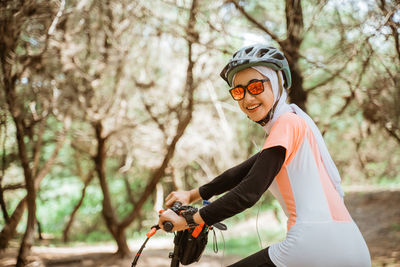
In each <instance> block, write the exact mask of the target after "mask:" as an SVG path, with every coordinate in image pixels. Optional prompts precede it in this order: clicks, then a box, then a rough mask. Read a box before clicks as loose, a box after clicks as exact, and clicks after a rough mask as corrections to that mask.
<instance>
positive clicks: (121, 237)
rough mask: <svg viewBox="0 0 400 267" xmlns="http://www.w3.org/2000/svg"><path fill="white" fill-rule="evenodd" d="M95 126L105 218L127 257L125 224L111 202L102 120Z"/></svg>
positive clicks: (97, 167) (96, 159) (97, 159)
mask: <svg viewBox="0 0 400 267" xmlns="http://www.w3.org/2000/svg"><path fill="white" fill-rule="evenodd" d="M93 127H94V130H95V133H96V139H97V153H96V156H95V158H94V161H95V166H96V171H97V176H98V177H99V181H100V187H101V190H102V192H103V210H102V214H103V218H104V220H105V223H106V226H107V228H108V230H109V231H110V233H111V234H112V236H113V237H114V239H115V241H116V242H117V246H118V251H117V254H118V255H119V256H120V257H126V256H128V255H129V254H130V250H129V247H128V243H127V242H126V239H125V232H124V231H125V228H126V227H125V226H121V225H119V224H118V221H117V217H116V215H115V211H114V209H113V207H112V203H111V195H110V190H109V188H108V184H107V177H106V173H105V169H106V158H107V156H106V153H107V152H106V138H105V137H104V136H103V124H102V122H101V121H98V122H95V123H93Z"/></svg>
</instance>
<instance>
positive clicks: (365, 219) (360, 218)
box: [0, 188, 400, 267]
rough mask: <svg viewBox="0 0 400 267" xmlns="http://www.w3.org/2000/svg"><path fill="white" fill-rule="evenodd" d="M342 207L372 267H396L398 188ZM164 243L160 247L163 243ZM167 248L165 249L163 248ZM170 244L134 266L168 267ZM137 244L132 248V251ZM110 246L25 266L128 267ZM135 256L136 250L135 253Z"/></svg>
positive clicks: (211, 259) (9, 255)
mask: <svg viewBox="0 0 400 267" xmlns="http://www.w3.org/2000/svg"><path fill="white" fill-rule="evenodd" d="M345 199H346V201H345V202H346V205H347V207H348V208H349V211H350V213H351V214H352V217H353V219H354V220H355V221H356V222H357V224H358V226H359V228H360V230H361V232H362V233H363V236H364V238H365V239H366V241H367V244H368V247H369V249H370V252H371V256H372V259H373V266H374V267H375V266H376V267H381V266H382V267H383V266H385V267H400V208H399V204H400V188H399V189H393V190H370V189H366V188H363V189H362V191H360V190H352V191H351V192H348V193H347V194H346V198H345ZM163 242H164V243H163ZM166 244H167V245H166ZM168 244H170V240H164V241H163V240H162V239H160V240H157V244H156V245H155V246H154V244H153V245H152V246H153V247H150V246H149V247H148V248H147V249H146V251H145V253H143V255H142V257H141V258H140V261H139V263H140V264H138V266H139V267H145V266H148V267H164V266H169V262H170V261H169V260H168V253H169V251H170V249H166V247H168ZM138 246H139V244H133V246H132V247H133V248H136V247H138ZM115 250H116V248H115V246H114V245H106V246H82V247H77V248H48V247H34V248H33V256H31V260H32V264H30V265H29V266H31V267H33V266H35V267H42V266H51V267H72V266H88V267H92V266H93V267H94V266H104V267H114V266H115V267H116V266H118V267H124V266H126V267H129V266H131V262H132V259H133V256H134V255H133V254H132V257H131V258H129V259H117V258H115V257H114V256H113V252H114V251H115ZM16 252H17V251H16V249H15V248H14V249H9V250H7V251H6V252H3V253H1V254H0V266H1V267H6V266H7V267H10V266H14V265H15V255H16ZM135 252H136V249H135ZM238 259H239V257H237V256H236V257H235V256H225V257H223V258H222V253H219V254H217V255H215V254H212V253H208V254H205V255H203V257H202V259H201V262H200V263H196V264H192V265H190V266H193V267H209V266H226V265H229V264H230V263H233V262H236V261H237V260H238Z"/></svg>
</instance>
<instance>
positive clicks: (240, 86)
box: [229, 78, 270, 101]
mask: <svg viewBox="0 0 400 267" xmlns="http://www.w3.org/2000/svg"><path fill="white" fill-rule="evenodd" d="M269 81H270V79H268V78H265V79H261V80H260V79H252V80H250V81H249V83H248V84H247V85H237V86H235V87H233V88H231V89H229V93H230V95H231V96H232V98H233V100H235V101H240V100H242V99H244V98H245V97H246V91H248V92H249V94H251V95H259V94H261V93H262V92H264V90H265V88H264V83H265V82H269ZM254 82H262V83H261V84H262V88H263V90H262V91H261V92H259V93H258V94H252V93H251V92H250V91H249V88H248V86H249V85H250V84H252V83H254ZM236 88H243V90H244V93H243V97H242V98H241V99H235V98H234V97H233V95H232V90H234V89H236Z"/></svg>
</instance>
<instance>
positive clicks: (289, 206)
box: [159, 44, 371, 267]
mask: <svg viewBox="0 0 400 267" xmlns="http://www.w3.org/2000/svg"><path fill="white" fill-rule="evenodd" d="M221 76H222V78H223V79H224V80H225V81H226V82H227V83H228V84H229V86H232V89H230V91H229V92H230V94H231V95H232V97H233V99H234V100H236V101H237V102H238V104H239V107H240V109H241V110H242V111H243V112H244V113H245V114H246V115H247V116H248V118H249V119H251V120H253V121H255V122H257V123H259V124H260V125H262V126H263V128H264V129H265V131H266V132H267V134H268V137H267V138H266V141H265V144H264V146H263V148H262V150H261V151H260V152H258V153H257V154H255V155H254V156H252V157H250V158H249V159H248V160H246V161H244V162H243V163H241V164H239V165H237V166H235V167H233V168H231V169H229V170H227V171H225V172H224V173H222V174H221V175H219V176H218V177H216V178H215V179H214V180H212V181H211V182H209V183H207V184H205V185H203V186H201V187H200V188H196V189H192V190H190V191H178V192H172V193H170V194H169V195H168V196H167V198H166V203H165V204H166V206H167V207H170V206H171V205H172V204H173V203H174V202H175V201H180V202H182V203H183V204H189V203H191V202H194V201H196V200H199V199H204V200H207V199H209V198H211V197H212V196H214V195H219V194H222V193H224V192H227V191H228V192H227V193H226V194H224V195H223V196H221V197H220V198H218V199H217V200H215V201H214V202H212V203H211V204H209V205H207V206H205V207H203V208H201V209H200V210H199V211H198V212H196V213H194V214H188V215H185V218H183V217H180V216H177V215H176V214H175V213H174V212H172V211H171V210H167V211H166V212H164V213H163V214H162V215H161V216H160V220H159V225H160V227H162V223H163V222H164V221H171V222H172V223H173V224H174V230H175V231H176V230H183V229H186V228H187V227H188V225H189V226H191V225H195V224H199V223H202V222H205V223H206V224H208V225H212V224H214V223H216V222H219V221H222V220H224V219H226V218H228V217H231V216H233V215H235V214H237V213H240V212H242V211H243V210H245V209H247V208H249V207H251V206H253V205H254V204H255V203H256V202H257V201H258V200H259V198H260V197H261V196H262V194H263V193H264V192H265V191H266V190H267V189H269V190H270V191H271V192H272V194H273V195H274V196H275V197H276V199H277V200H278V201H279V203H280V205H281V206H282V209H283V210H284V212H285V214H286V215H287V216H288V221H287V229H288V231H287V235H286V238H285V239H284V240H283V241H282V242H280V243H276V244H272V245H271V246H270V247H268V248H266V249H263V250H261V251H259V252H257V253H255V254H253V255H250V256H249V257H247V258H244V259H243V260H241V261H239V262H237V263H235V264H233V265H231V266H285V267H290V266H296V267H299V266H307V267H310V266H316V267H322V266H324V267H327V266H332V267H339V266H357V267H358V266H360V267H366V266H371V262H370V255H369V251H368V247H367V245H366V243H365V241H364V238H363V236H362V235H361V233H360V231H359V229H358V227H357V225H356V224H355V223H354V221H353V220H352V218H351V216H350V214H349V212H348V210H347V208H346V206H345V204H344V202H343V191H342V189H341V186H340V175H339V172H338V170H337V168H336V166H335V164H334V162H333V160H332V158H331V156H330V154H329V152H328V150H327V148H326V145H325V142H324V140H323V138H322V135H321V133H320V131H319V130H318V128H317V126H316V125H315V123H314V122H313V120H312V119H311V118H310V117H309V116H308V115H307V114H306V113H305V112H304V111H302V110H301V109H300V108H299V107H298V106H296V105H295V104H287V103H286V99H287V90H288V89H289V88H290V86H291V83H292V79H291V74H290V70H289V66H288V62H287V60H286V58H285V56H284V55H283V53H282V52H280V51H279V50H277V49H276V48H274V47H270V46H267V45H263V44H258V45H252V46H247V47H244V48H242V49H240V50H239V51H237V52H236V53H235V54H234V55H233V57H232V59H231V60H230V61H229V63H228V64H227V65H226V66H225V68H224V69H223V70H222V72H221Z"/></svg>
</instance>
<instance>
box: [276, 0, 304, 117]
mask: <svg viewBox="0 0 400 267" xmlns="http://www.w3.org/2000/svg"><path fill="white" fill-rule="evenodd" d="M285 12H286V40H284V41H283V42H281V46H282V49H283V50H284V52H285V55H286V57H287V59H288V62H289V67H290V71H291V74H292V81H293V82H292V87H291V89H290V91H289V97H290V100H291V102H293V103H295V104H296V105H298V106H299V107H300V108H301V109H303V110H304V111H306V101H307V92H306V91H304V88H303V75H302V73H301V71H300V69H299V67H298V60H299V58H300V53H299V50H300V46H301V43H302V42H303V33H304V24H303V10H302V8H301V1H300V0H286V8H285Z"/></svg>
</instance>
